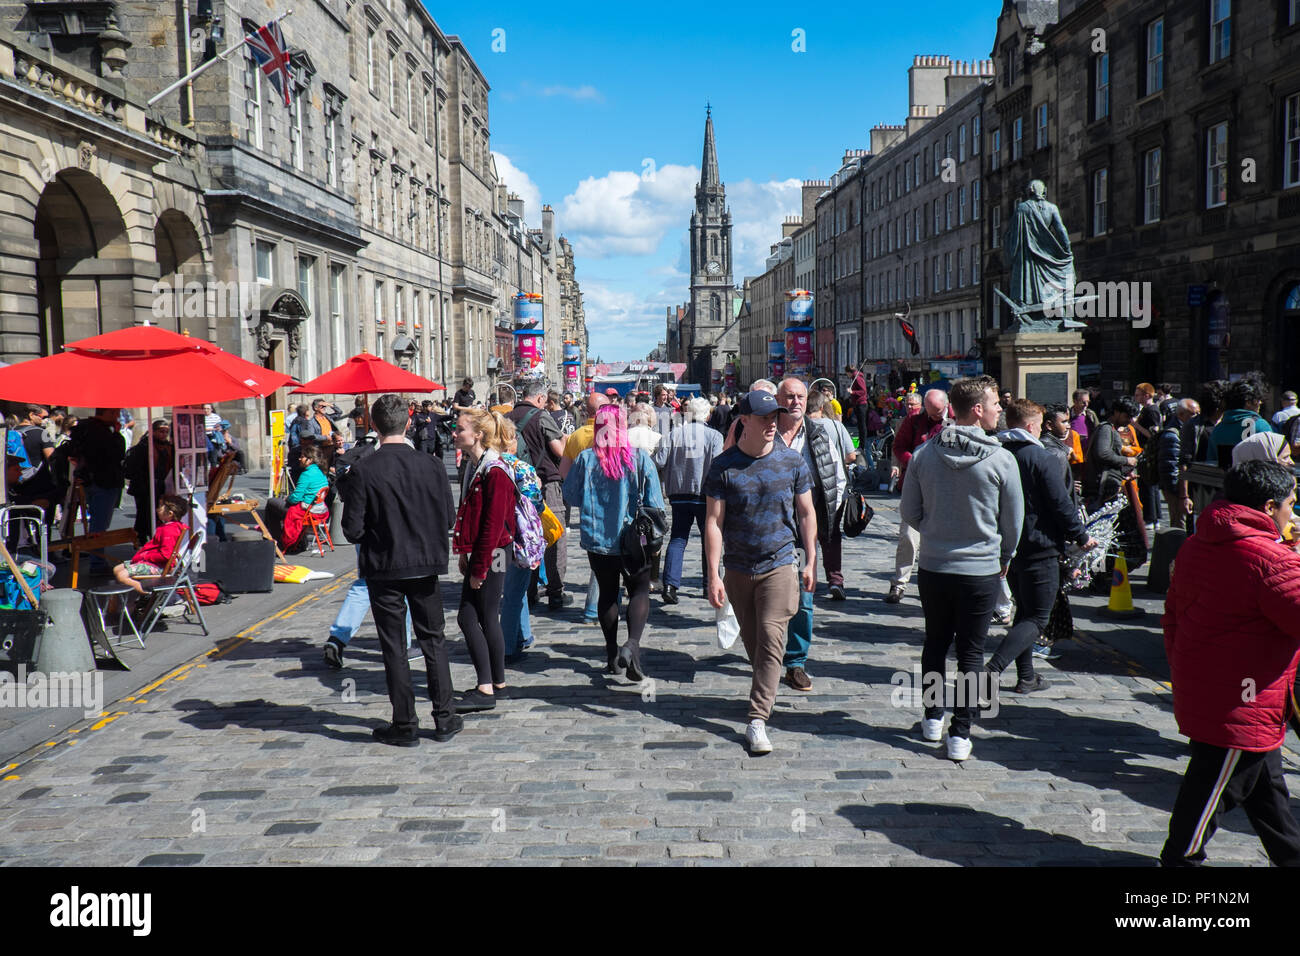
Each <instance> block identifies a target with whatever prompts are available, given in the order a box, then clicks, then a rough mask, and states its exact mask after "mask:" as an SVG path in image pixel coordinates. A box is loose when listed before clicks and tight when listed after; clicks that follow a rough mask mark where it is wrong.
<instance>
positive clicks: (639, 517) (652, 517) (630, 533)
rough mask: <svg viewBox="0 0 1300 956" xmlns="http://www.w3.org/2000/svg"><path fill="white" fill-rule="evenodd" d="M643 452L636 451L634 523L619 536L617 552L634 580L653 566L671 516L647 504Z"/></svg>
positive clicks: (629, 524)
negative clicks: (642, 460) (642, 465)
mask: <svg viewBox="0 0 1300 956" xmlns="http://www.w3.org/2000/svg"><path fill="white" fill-rule="evenodd" d="M642 454H643V453H642V452H641V451H640V449H638V451H637V456H636V463H637V483H636V512H635V513H634V514H633V515H632V520H631V521H629V522H628V523H627V524H626V525H624V526H623V530H622V531H621V532H619V536H618V549H619V553H620V554H621V555H622V556H623V573H625V574H626V575H628V577H634V576H636V575H638V574H641V573H642V572H644V571H646V570H647V569H648V568H649V567H650V565H651V564H653V563H654V560H655V556H656V555H657V554H658V553H659V549H660V548H661V547H663V543H664V538H665V537H667V535H668V516H667V515H665V514H664V509H662V508H651V507H648V506H647V505H646V503H645V471H644V470H643V469H642V468H641V456H642Z"/></svg>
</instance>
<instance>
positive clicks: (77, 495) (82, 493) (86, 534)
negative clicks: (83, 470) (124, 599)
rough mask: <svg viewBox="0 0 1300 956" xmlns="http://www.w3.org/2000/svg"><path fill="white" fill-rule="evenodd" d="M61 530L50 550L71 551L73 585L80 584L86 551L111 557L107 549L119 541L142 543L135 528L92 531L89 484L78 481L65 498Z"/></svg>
mask: <svg viewBox="0 0 1300 956" xmlns="http://www.w3.org/2000/svg"><path fill="white" fill-rule="evenodd" d="M78 511H80V512H81V528H82V533H81V534H76V533H75V532H76V530H77V512H78ZM59 531H60V533H62V534H63V535H64V537H63V538H62V539H60V540H58V541H51V542H50V551H51V552H54V551H67V552H68V553H69V554H71V555H72V580H71V582H70V585H69V586H70V587H72V588H73V589H75V588H76V587H77V580H78V578H79V577H80V567H81V555H82V553H83V552H84V553H86V554H98V555H99V556H100V557H101V558H103V559H104V560H105V561H108V555H107V554H106V553H105V552H106V550H107V549H108V548H111V547H114V546H116V545H119V544H131V545H135V544H138V543H139V542H138V541H137V540H136V537H135V529H134V528H117V529H115V530H112V531H100V532H97V533H95V534H91V533H90V509H89V508H87V507H86V486H85V485H83V484H82V483H81V482H79V481H74V482H72V485H71V486H70V487H69V488H68V495H67V497H66V498H65V499H64V502H63V523H62V524H61V525H60V526H59ZM110 563H111V562H110Z"/></svg>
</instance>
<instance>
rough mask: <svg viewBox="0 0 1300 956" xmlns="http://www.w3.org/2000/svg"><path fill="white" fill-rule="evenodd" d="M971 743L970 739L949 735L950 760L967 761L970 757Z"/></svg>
mask: <svg viewBox="0 0 1300 956" xmlns="http://www.w3.org/2000/svg"><path fill="white" fill-rule="evenodd" d="M970 751H971V743H970V738H969V737H954V736H953V735H952V734H949V735H948V759H949V760H965V759H966V758H967V757H969V756H970Z"/></svg>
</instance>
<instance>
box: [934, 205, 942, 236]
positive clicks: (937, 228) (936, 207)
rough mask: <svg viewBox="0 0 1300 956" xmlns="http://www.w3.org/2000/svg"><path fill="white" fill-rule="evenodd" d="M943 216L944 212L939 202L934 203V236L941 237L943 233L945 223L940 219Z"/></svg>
mask: <svg viewBox="0 0 1300 956" xmlns="http://www.w3.org/2000/svg"><path fill="white" fill-rule="evenodd" d="M942 215H943V210H942V209H940V208H939V200H937V199H936V200H935V201H934V235H936V236H937V235H939V233H940V232H942V231H943V221H942V220H941V219H940V218H939V217H940V216H942Z"/></svg>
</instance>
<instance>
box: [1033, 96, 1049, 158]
mask: <svg viewBox="0 0 1300 956" xmlns="http://www.w3.org/2000/svg"><path fill="white" fill-rule="evenodd" d="M1046 146H1047V104H1046V103H1039V104H1038V106H1037V107H1036V108H1035V109H1034V149H1043V148H1044V147H1046Z"/></svg>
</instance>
